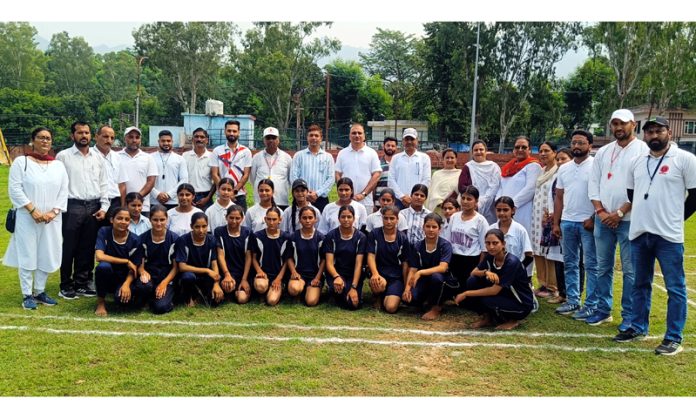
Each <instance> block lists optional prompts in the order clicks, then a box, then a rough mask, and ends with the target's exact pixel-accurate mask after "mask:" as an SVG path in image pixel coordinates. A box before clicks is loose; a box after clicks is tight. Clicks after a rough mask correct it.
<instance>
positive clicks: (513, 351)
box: [0, 167, 696, 396]
mask: <svg viewBox="0 0 696 418" xmlns="http://www.w3.org/2000/svg"><path fill="white" fill-rule="evenodd" d="M7 175H8V168H7V167H0V190H2V196H3V197H2V198H1V199H0V213H1V214H2V216H3V219H4V215H5V213H6V211H7V208H8V207H9V200H8V198H7V195H6V192H5V191H6V190H7ZM9 237H10V236H9V234H8V233H7V232H6V231H5V230H4V228H2V231H0V251H1V253H0V256H1V255H4V252H5V249H6V248H7V243H8V240H9ZM686 237H687V242H686V254H687V258H686V259H685V264H686V272H687V286H688V287H689V289H690V290H689V292H688V296H689V301H690V302H689V304H690V306H689V308H690V309H691V310H690V311H689V314H688V320H687V324H686V330H685V350H684V352H683V353H681V354H679V355H678V356H675V357H657V356H655V355H654V354H653V353H652V351H653V349H654V348H655V346H657V345H658V344H659V342H660V340H661V339H662V334H663V333H664V330H665V326H664V318H665V308H666V293H665V292H664V290H663V288H662V287H661V285H662V280H661V279H660V278H656V285H655V287H654V292H653V309H652V314H651V321H652V328H651V332H650V337H649V338H648V339H647V340H645V341H642V342H637V343H628V344H622V345H619V344H616V343H614V342H612V341H611V337H612V336H613V335H615V333H616V326H617V325H618V321H619V320H620V319H619V318H620V315H619V312H618V309H615V310H614V312H613V314H614V318H615V321H614V323H613V324H604V325H602V326H599V327H590V326H587V325H586V324H584V323H580V322H577V321H573V320H571V319H569V318H565V317H559V316H558V315H555V314H554V313H553V309H554V307H555V306H552V305H548V304H546V303H545V302H541V309H540V310H539V312H537V313H536V314H533V315H532V316H531V317H530V318H529V319H528V320H526V321H525V323H524V324H523V325H522V326H521V327H519V328H518V329H516V330H515V331H512V332H493V331H484V332H474V331H468V330H467V324H468V323H470V322H472V321H473V320H474V315H473V314H471V313H468V312H461V311H459V310H457V309H455V308H449V309H447V311H446V312H445V314H444V315H443V317H442V319H441V320H439V321H436V322H434V323H425V322H423V321H421V320H420V319H419V312H417V311H416V310H413V309H403V310H400V311H399V313H397V314H396V315H389V314H385V313H383V312H379V311H376V310H375V309H373V308H371V307H370V306H371V297H370V295H369V290H366V307H365V308H364V309H362V310H360V311H357V312H346V311H342V310H340V309H338V308H336V307H335V306H333V305H331V304H327V303H322V304H321V305H320V306H318V307H316V308H306V307H304V306H303V305H302V304H300V303H297V302H292V301H288V300H285V301H283V302H281V304H280V305H279V306H277V307H274V308H270V307H267V306H265V305H262V304H260V303H259V302H252V303H250V304H248V305H243V306H239V305H235V304H229V303H228V304H225V305H223V306H221V307H219V308H216V309H207V308H205V307H200V306H199V307H196V308H192V309H189V308H183V307H177V308H176V309H175V310H174V312H172V313H170V314H168V315H165V316H158V317H155V316H154V315H152V314H150V313H149V312H147V311H138V312H133V311H127V312H119V311H117V310H115V307H114V308H111V315H110V316H109V317H108V318H106V319H101V318H96V317H95V316H94V314H93V309H94V303H95V301H94V299H84V298H83V299H79V300H76V301H65V300H62V299H61V300H60V301H59V304H58V306H55V307H44V306H40V307H39V309H38V310H36V311H24V310H23V309H22V308H21V306H20V303H21V295H20V290H19V283H18V278H17V271H16V270H14V269H9V268H6V267H0V341H1V343H0V345H1V347H2V349H0V370H1V371H2V373H0V394H1V395H4V396H28V395H32V396H105V395H113V396H119V395H131V396H159V395H168V396H270V395H274V396H286V395H300V396H314V395H319V396H322V395H369V396H374V395H379V396H387V395H391V396H427V395H438V396H443V395H444V396H448V395H456V396H469V395H478V396H502V395H508V396H665V395H672V396H689V395H691V396H693V394H695V393H696V379H695V378H694V376H696V361H695V360H696V343H695V342H696V332H695V330H696V327H695V324H694V313H693V312H694V311H693V308H694V307H696V303H695V301H696V290H694V289H696V220H695V219H693V218H692V219H691V220H690V221H689V222H688V224H687V235H686ZM617 276H619V277H620V273H618V274H617ZM58 282H59V278H58V274H57V273H56V274H53V275H51V277H50V278H49V284H48V288H47V291H48V293H49V295H51V296H54V297H56V295H57V292H58ZM620 295H621V286H620V280H618V279H617V280H615V291H614V298H615V306H617V305H618V301H619V300H620Z"/></svg>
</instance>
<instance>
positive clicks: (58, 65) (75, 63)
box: [46, 32, 97, 95]
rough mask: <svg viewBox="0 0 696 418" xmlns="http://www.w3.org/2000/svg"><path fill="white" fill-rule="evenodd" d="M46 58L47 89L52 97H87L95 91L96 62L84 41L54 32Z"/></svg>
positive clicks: (63, 33) (92, 52)
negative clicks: (81, 95)
mask: <svg viewBox="0 0 696 418" xmlns="http://www.w3.org/2000/svg"><path fill="white" fill-rule="evenodd" d="M46 55H47V56H48V72H47V74H46V75H47V79H48V81H49V85H48V86H47V89H48V91H49V92H50V93H53V94H56V95H79V94H91V93H93V92H94V91H95V90H97V85H96V77H95V75H96V73H97V62H96V58H95V56H94V51H93V50H92V47H91V46H89V44H88V43H87V41H85V40H84V38H82V37H80V36H78V37H74V38H71V37H70V35H68V33H67V32H60V33H56V34H54V35H53V36H52V37H51V42H50V43H49V44H48V49H47V50H46Z"/></svg>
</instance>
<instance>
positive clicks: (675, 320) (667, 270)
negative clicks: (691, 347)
mask: <svg viewBox="0 0 696 418" xmlns="http://www.w3.org/2000/svg"><path fill="white" fill-rule="evenodd" d="M631 255H632V257H633V269H634V270H635V272H636V280H635V283H634V284H633V294H632V296H633V315H632V317H631V327H632V328H633V329H634V330H635V331H637V332H639V333H641V334H647V333H648V325H649V322H650V302H651V295H652V281H653V275H654V272H655V259H657V261H658V262H659V263H660V269H661V270H662V274H663V276H664V280H665V287H666V288H667V332H666V333H665V339H666V340H670V341H676V342H679V343H681V341H682V331H683V330H684V324H685V323H686V278H685V276H684V244H683V243H678V244H677V243H674V242H669V241H667V240H666V239H664V238H662V237H661V236H659V235H655V234H651V233H649V232H646V233H644V234H642V235H640V236H639V237H638V238H636V239H634V240H632V241H631Z"/></svg>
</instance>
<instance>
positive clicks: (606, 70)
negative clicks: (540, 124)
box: [562, 56, 616, 132]
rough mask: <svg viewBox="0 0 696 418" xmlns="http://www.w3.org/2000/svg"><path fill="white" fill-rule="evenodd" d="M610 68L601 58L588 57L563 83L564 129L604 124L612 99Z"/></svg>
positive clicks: (612, 81)
mask: <svg viewBox="0 0 696 418" xmlns="http://www.w3.org/2000/svg"><path fill="white" fill-rule="evenodd" d="M615 77H616V76H615V75H614V71H613V70H612V69H611V67H609V64H608V61H607V59H606V58H605V57H602V56H598V57H590V58H588V59H587V60H585V62H584V63H583V64H582V65H581V66H580V67H578V68H577V69H576V70H575V71H574V72H573V73H572V74H570V76H569V77H568V79H567V80H565V81H564V83H563V95H564V101H565V112H564V117H563V119H562V120H563V125H564V127H565V129H566V131H569V132H572V131H573V130H574V129H575V128H589V127H590V126H591V125H592V124H593V123H598V124H599V125H600V126H603V125H604V122H603V121H605V119H606V118H605V117H606V115H607V113H608V112H610V111H611V108H612V106H613V102H614V97H615V96H614V93H613V86H614V84H615V80H616V79H615Z"/></svg>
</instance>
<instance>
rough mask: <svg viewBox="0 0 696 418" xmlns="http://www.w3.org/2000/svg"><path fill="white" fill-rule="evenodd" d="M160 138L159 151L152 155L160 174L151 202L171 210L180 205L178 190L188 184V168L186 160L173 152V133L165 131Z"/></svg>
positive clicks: (151, 195) (158, 142)
mask: <svg viewBox="0 0 696 418" xmlns="http://www.w3.org/2000/svg"><path fill="white" fill-rule="evenodd" d="M158 136H159V139H158V140H157V144H158V145H159V150H158V151H155V152H153V153H152V154H150V155H152V159H153V160H154V161H155V164H156V165H157V171H158V172H159V174H158V175H157V180H156V181H155V185H154V187H153V188H152V192H151V194H150V202H151V203H152V204H157V203H159V204H160V205H163V206H164V207H166V208H167V209H171V208H173V207H175V206H176V205H177V204H178V203H179V201H178V200H177V198H176V189H177V188H178V187H179V185H181V184H184V183H188V168H187V167H186V162H185V161H184V158H183V157H182V156H181V155H179V154H177V153H176V152H172V146H173V144H174V138H173V136H172V133H171V132H170V131H168V130H166V129H165V130H162V131H160V133H159V135H158Z"/></svg>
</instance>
